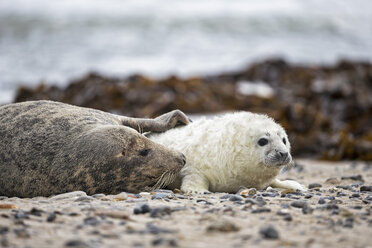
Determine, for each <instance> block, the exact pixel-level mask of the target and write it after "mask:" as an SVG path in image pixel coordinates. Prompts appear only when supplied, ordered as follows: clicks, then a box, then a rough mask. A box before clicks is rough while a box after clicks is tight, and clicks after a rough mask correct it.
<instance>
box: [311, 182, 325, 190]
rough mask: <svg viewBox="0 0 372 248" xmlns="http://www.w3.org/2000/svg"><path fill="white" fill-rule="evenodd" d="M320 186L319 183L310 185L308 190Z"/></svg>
mask: <svg viewBox="0 0 372 248" xmlns="http://www.w3.org/2000/svg"><path fill="white" fill-rule="evenodd" d="M321 187H322V185H321V184H320V183H310V184H309V186H308V188H309V189H313V188H321Z"/></svg>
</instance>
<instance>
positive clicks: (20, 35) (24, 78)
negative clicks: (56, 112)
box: [0, 0, 372, 102]
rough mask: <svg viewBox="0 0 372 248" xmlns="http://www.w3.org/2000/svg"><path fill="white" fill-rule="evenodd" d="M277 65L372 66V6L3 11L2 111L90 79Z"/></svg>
mask: <svg viewBox="0 0 372 248" xmlns="http://www.w3.org/2000/svg"><path fill="white" fill-rule="evenodd" d="M279 56H280V57H283V58H285V59H287V60H289V61H291V62H299V63H333V62H335V61H336V60H338V59H340V58H351V59H363V60H368V61H372V1H369V0H353V1H350V0H328V1H324V0H306V1H304V0H261V1H249V0H1V1H0V102H9V101H12V98H13V95H14V92H15V89H16V88H17V86H18V85H19V84H27V85H36V84H37V83H39V82H40V81H42V80H45V81H46V82H48V83H56V84H60V85H63V84H65V83H66V82H67V81H68V80H70V79H72V78H76V77H80V76H82V75H83V74H85V73H87V72H89V71H97V72H100V73H103V74H106V75H118V76H123V75H128V74H132V73H142V74H147V75H150V76H153V77H163V76H166V75H169V74H177V75H180V76H190V75H198V74H206V73H212V72H218V71H228V70H238V69H241V68H243V67H245V66H247V65H248V64H249V63H250V62H253V61H257V60H263V59H265V58H268V57H279Z"/></svg>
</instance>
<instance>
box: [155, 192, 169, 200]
mask: <svg viewBox="0 0 372 248" xmlns="http://www.w3.org/2000/svg"><path fill="white" fill-rule="evenodd" d="M168 196H169V193H156V194H155V195H153V196H152V197H151V200H160V199H165V198H168Z"/></svg>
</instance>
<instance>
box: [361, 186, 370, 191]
mask: <svg viewBox="0 0 372 248" xmlns="http://www.w3.org/2000/svg"><path fill="white" fill-rule="evenodd" d="M360 191H369V192H371V191H372V186H361V187H360Z"/></svg>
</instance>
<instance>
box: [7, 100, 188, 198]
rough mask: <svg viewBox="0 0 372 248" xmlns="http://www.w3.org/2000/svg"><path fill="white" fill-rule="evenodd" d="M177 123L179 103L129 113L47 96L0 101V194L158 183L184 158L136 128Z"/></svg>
mask: <svg viewBox="0 0 372 248" xmlns="http://www.w3.org/2000/svg"><path fill="white" fill-rule="evenodd" d="M179 123H181V124H187V123H188V118H187V117H186V116H185V115H184V114H183V113H182V112H181V111H172V112H169V113H167V114H164V115H162V116H160V117H158V118H155V119H136V118H129V117H124V116H118V115H114V114H110V113H106V112H102V111H98V110H94V109H88V108H82V107H77V106H72V105H68V104H63V103H58V102H51V101H33V102H24V103H16V104H8V105H4V106H1V107H0V195H5V196H19V197H33V196H49V195H53V194H59V193H64V192H68V191H75V190H83V191H86V192H87V193H88V194H95V193H111V194H114V193H120V192H122V191H129V192H138V191H141V190H143V189H144V188H146V187H149V186H150V187H161V186H164V185H166V184H168V183H169V182H170V181H171V180H172V179H173V178H174V175H175V174H176V173H178V172H179V170H180V169H181V168H182V167H183V165H184V164H185V158H184V156H183V154H181V153H180V152H176V151H174V150H171V149H169V148H165V147H164V146H162V145H160V144H157V143H155V142H153V141H151V140H149V139H148V138H146V137H145V136H144V135H142V134H141V133H139V132H137V131H141V132H146V131H152V132H162V131H165V130H168V129H170V128H173V127H174V126H176V125H177V124H179ZM135 129H136V130H137V131H136V130H135Z"/></svg>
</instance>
